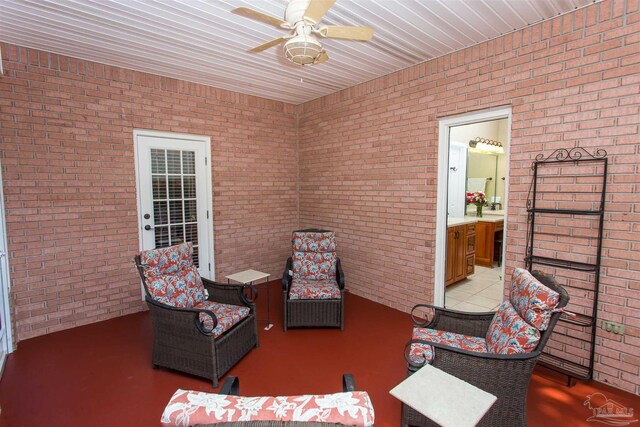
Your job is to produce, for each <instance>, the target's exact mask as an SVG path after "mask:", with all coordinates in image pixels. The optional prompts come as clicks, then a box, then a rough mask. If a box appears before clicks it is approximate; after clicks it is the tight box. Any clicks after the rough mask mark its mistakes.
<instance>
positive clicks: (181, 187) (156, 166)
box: [151, 149, 199, 266]
mask: <svg viewBox="0 0 640 427" xmlns="http://www.w3.org/2000/svg"><path fill="white" fill-rule="evenodd" d="M151 174H152V176H151V182H152V187H153V188H152V193H153V194H152V195H153V219H154V226H155V244H156V247H157V248H161V247H166V246H171V245H177V244H179V243H182V242H185V241H187V242H190V243H191V244H192V245H193V247H194V248H193V261H194V263H195V265H196V266H199V259H198V254H199V250H198V224H197V221H198V212H197V202H196V201H197V198H196V196H197V194H196V162H195V152H193V151H181V150H161V149H151Z"/></svg>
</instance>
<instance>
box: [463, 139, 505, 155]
mask: <svg viewBox="0 0 640 427" xmlns="http://www.w3.org/2000/svg"><path fill="white" fill-rule="evenodd" d="M469 147H471V148H475V149H476V150H477V151H481V152H483V153H490V154H504V147H503V146H502V142H498V141H494V140H492V139H486V138H481V137H477V138H476V139H472V140H471V141H469Z"/></svg>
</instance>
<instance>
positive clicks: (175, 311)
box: [145, 295, 218, 336]
mask: <svg viewBox="0 0 640 427" xmlns="http://www.w3.org/2000/svg"><path fill="white" fill-rule="evenodd" d="M145 301H146V302H147V303H148V304H149V305H150V307H149V309H151V310H162V311H168V312H170V313H171V316H172V317H173V322H176V323H177V322H180V323H181V324H182V325H183V326H185V327H187V328H192V327H195V328H196V329H197V330H198V332H200V333H201V334H202V335H206V336H213V330H214V329H215V328H216V326H218V318H217V317H216V315H215V314H214V313H213V311H211V310H203V309H199V308H178V307H173V306H170V305H167V304H163V303H161V302H158V301H155V300H153V299H151V298H150V297H149V296H148V295H147V296H145ZM201 313H204V314H206V315H207V316H210V317H211V320H213V327H212V328H211V330H207V329H204V327H203V326H202V322H201V321H200V314H201Z"/></svg>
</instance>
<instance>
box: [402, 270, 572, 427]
mask: <svg viewBox="0 0 640 427" xmlns="http://www.w3.org/2000/svg"><path fill="white" fill-rule="evenodd" d="M534 278H535V279H537V280H538V281H539V282H540V283H542V284H543V285H545V286H546V287H547V288H549V289H551V290H553V291H555V292H556V293H557V295H556V296H555V297H554V298H555V299H554V300H553V301H552V300H551V299H550V300H544V299H543V301H551V302H552V303H553V302H557V305H555V307H553V304H549V306H548V307H547V308H548V310H545V311H544V313H545V314H544V316H546V317H545V318H544V320H541V319H542V318H541V317H535V318H533V317H531V316H538V315H537V314H533V312H532V311H531V309H530V308H529V307H532V305H529V306H527V307H528V311H526V310H525V311H526V313H527V314H526V315H525V316H523V318H520V320H521V321H523V322H526V325H524V327H525V328H527V327H528V328H527V330H528V332H529V333H531V332H533V331H532V329H531V328H535V329H536V330H537V331H538V333H539V337H540V338H539V340H538V341H537V343H534V342H533V341H531V342H529V343H528V344H530V346H531V347H530V348H528V349H527V350H524V351H526V352H520V353H518V354H504V353H512V351H509V350H506V348H503V349H502V350H501V351H499V352H496V351H493V352H492V351H491V349H489V345H488V344H489V340H491V341H492V342H495V339H496V338H498V339H501V340H502V341H501V342H502V344H507V343H512V344H513V343H515V339H514V338H513V337H511V338H506V339H505V337H504V336H500V334H501V333H502V331H503V330H508V331H512V329H510V328H511V326H512V325H514V324H513V323H509V322H503V326H504V329H503V330H500V329H499V327H500V325H497V324H496V323H494V324H492V320H493V319H494V316H495V317H496V318H499V319H500V321H502V320H503V319H504V318H503V317H498V315H497V314H496V313H501V310H503V311H505V312H506V310H505V309H504V307H506V306H507V305H511V307H515V308H514V310H515V311H514V312H518V313H520V312H521V311H522V308H523V306H526V304H529V302H527V301H525V299H522V298H519V297H518V296H519V295H521V294H519V293H516V297H514V296H513V295H514V289H515V287H516V286H521V285H522V283H523V281H527V283H537V281H536V280H535V279H534ZM536 286H539V285H536ZM536 289H540V288H536ZM552 294H553V293H552ZM539 295H547V294H539ZM514 298H515V299H516V302H515V303H514V304H512V303H511V301H505V302H503V303H502V305H501V306H500V309H499V310H498V312H496V313H494V312H491V313H466V312H460V311H454V310H447V309H443V308H439V307H434V306H431V305H426V304H420V305H416V306H415V307H414V308H413V310H412V317H413V320H414V322H415V326H416V327H414V339H412V340H411V341H409V342H408V343H407V345H406V346H405V358H406V359H407V362H408V375H411V374H412V373H413V372H415V371H416V370H418V369H420V367H421V366H423V365H424V363H427V362H428V363H431V365H432V366H434V367H436V368H438V369H441V370H443V371H445V372H447V373H449V374H451V375H454V376H456V377H458V378H460V379H462V380H464V381H467V382H468V383H470V384H473V385H474V386H476V387H478V388H480V389H482V390H485V391H487V392H489V393H491V394H493V395H495V396H496V397H497V398H498V400H497V401H496V403H495V404H494V405H493V406H492V407H491V409H490V410H489V411H488V412H487V413H486V414H485V416H484V417H483V418H482V420H481V421H480V423H479V424H478V425H479V426H491V427H499V426H504V427H518V426H526V424H527V389H528V386H529V380H530V379H531V374H532V373H533V369H534V367H535V364H536V361H537V360H538V357H539V356H540V354H541V352H542V350H543V348H544V347H545V345H546V343H547V341H548V340H549V337H550V336H551V333H552V332H553V328H554V327H555V325H556V322H557V321H558V319H559V317H560V316H561V314H562V311H563V307H565V306H566V305H567V303H568V302H569V295H568V294H567V292H566V291H565V289H564V288H563V287H562V286H560V285H559V284H558V283H557V282H556V280H555V279H554V278H553V277H551V276H549V275H546V274H544V273H542V272H539V271H535V272H533V277H531V275H529V272H527V271H526V270H522V269H516V272H514V285H513V287H512V293H511V297H510V300H514ZM529 301H534V300H533V299H531V300H529ZM535 301H536V302H539V301H540V300H535ZM536 307H544V304H543V305H537V306H536ZM425 309H426V310H432V311H433V318H432V319H431V321H430V322H429V323H428V324H426V323H427V321H422V320H421V319H420V318H417V317H416V314H417V313H424V312H425ZM536 309H537V308H536ZM541 312H542V311H540V312H538V313H541ZM516 315H517V314H516ZM525 319H526V320H525ZM532 325H533V326H532ZM540 325H543V326H541V327H539V326H540ZM545 325H546V327H545ZM422 328H428V329H429V330H430V334H433V335H438V336H437V337H434V338H433V340H431V339H430V340H424V339H415V338H416V335H417V332H416V331H419V332H420V333H423V332H424V329H422ZM448 333H453V334H448ZM454 334H461V335H454ZM536 335H537V334H536ZM453 336H457V337H459V336H464V337H465V338H464V344H462V345H458V344H455V343H452V342H451V340H450V338H451V337H453ZM476 337H483V338H476ZM484 337H487V341H486V343H485V345H486V346H487V347H486V348H487V350H484V351H478V350H477V349H476V350H473V349H470V348H471V347H473V346H474V345H481V343H482V341H484V340H485V338H484ZM439 338H442V340H440V339H439ZM520 339H524V340H525V341H526V339H527V338H523V337H522V336H521V337H520ZM476 340H477V341H478V342H476ZM438 341H439V342H438ZM458 343H462V341H458ZM516 345H520V343H516ZM425 346H426V347H428V348H429V349H430V351H432V353H430V354H428V355H427V354H426V353H422V351H423V350H425V348H426V347H425ZM525 347H526V344H525ZM525 347H523V348H525ZM429 358H431V361H430V362H429V361H428V360H427V359H429ZM460 398H461V399H462V398H464V397H463V396H461V397H460ZM437 425H438V424H436V423H434V422H433V421H431V420H429V419H428V418H427V417H425V416H423V415H422V414H420V413H419V412H418V411H416V410H415V409H413V408H411V407H410V406H408V405H406V404H403V405H402V426H420V427H422V426H437Z"/></svg>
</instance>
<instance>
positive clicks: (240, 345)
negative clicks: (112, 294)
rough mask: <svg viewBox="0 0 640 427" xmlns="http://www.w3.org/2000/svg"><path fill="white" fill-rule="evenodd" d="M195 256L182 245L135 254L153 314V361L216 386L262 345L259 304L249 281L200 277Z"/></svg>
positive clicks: (154, 364)
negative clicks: (236, 282)
mask: <svg viewBox="0 0 640 427" xmlns="http://www.w3.org/2000/svg"><path fill="white" fill-rule="evenodd" d="M192 254H193V248H192V246H191V244H189V243H182V244H180V245H175V246H170V247H167V248H160V249H152V250H147V251H142V252H140V254H138V255H137V256H136V257H135V262H136V266H137V267H138V272H139V273H140V277H141V278H142V282H143V284H144V290H145V300H146V302H147V305H148V307H149V311H150V313H151V323H152V327H153V353H152V363H153V366H154V367H156V368H157V367H160V366H162V367H166V368H170V369H175V370H177V371H181V372H186V373H189V374H193V375H197V376H200V377H204V378H208V379H210V380H211V381H212V382H213V387H214V388H215V387H218V379H219V378H221V377H222V376H223V375H224V374H225V373H226V372H227V371H228V370H229V369H230V368H231V367H232V366H233V365H234V364H236V363H237V362H238V361H239V360H240V359H241V358H242V357H243V356H244V355H245V354H247V353H248V352H249V350H251V349H252V348H254V347H257V346H258V328H257V324H256V317H255V307H254V305H253V303H252V302H251V301H249V300H248V299H247V298H246V297H245V292H243V289H244V288H246V287H247V285H245V286H242V285H227V284H220V283H216V282H213V281H210V280H207V279H202V278H201V277H200V274H199V273H198V269H197V268H196V267H195V265H194V264H193V259H192ZM246 293H249V292H246Z"/></svg>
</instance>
